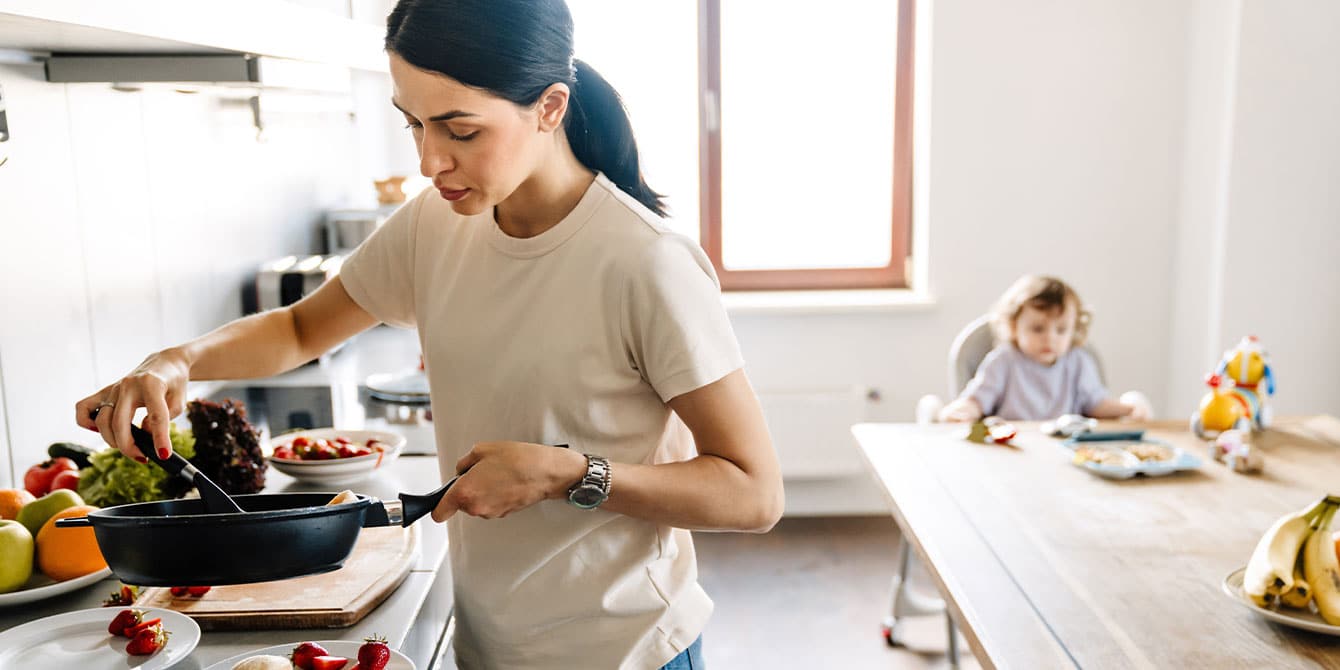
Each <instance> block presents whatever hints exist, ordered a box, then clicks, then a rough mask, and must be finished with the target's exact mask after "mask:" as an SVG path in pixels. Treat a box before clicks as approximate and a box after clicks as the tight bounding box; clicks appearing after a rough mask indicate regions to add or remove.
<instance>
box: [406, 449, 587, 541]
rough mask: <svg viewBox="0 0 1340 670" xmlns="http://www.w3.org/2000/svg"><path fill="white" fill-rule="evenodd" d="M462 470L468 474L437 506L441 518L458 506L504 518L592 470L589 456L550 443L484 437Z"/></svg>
mask: <svg viewBox="0 0 1340 670" xmlns="http://www.w3.org/2000/svg"><path fill="white" fill-rule="evenodd" d="M467 470H469V472H466V471H467ZM456 472H459V473H464V474H462V475H461V477H460V479H457V480H456V483H455V484H453V485H452V486H451V488H450V489H448V490H447V494H446V495H445V496H442V501H441V502H439V503H438V504H437V508H435V509H434V510H433V520H434V521H437V522H439V523H441V522H443V521H446V520H447V519H450V518H451V517H452V515H454V514H455V513H456V512H457V511H461V512H465V513H466V514H469V515H470V516H477V517H480V518H484V519H500V518H502V517H505V516H507V515H508V514H511V513H512V512H515V511H517V510H521V509H525V508H527V507H530V506H531V505H534V504H535V503H537V502H540V501H541V500H544V499H546V498H560V497H563V496H566V495H567V491H568V487H570V486H572V484H574V483H575V482H576V481H577V480H579V479H581V478H582V475H583V474H585V473H586V457H585V456H583V455H582V454H580V453H578V452H575V451H573V450H571V449H564V448H562V447H552V446H549V445H544V444H532V443H529V442H480V443H478V444H475V446H474V447H472V448H471V449H470V451H469V453H467V454H466V455H465V456H464V457H462V458H461V460H459V461H457V462H456Z"/></svg>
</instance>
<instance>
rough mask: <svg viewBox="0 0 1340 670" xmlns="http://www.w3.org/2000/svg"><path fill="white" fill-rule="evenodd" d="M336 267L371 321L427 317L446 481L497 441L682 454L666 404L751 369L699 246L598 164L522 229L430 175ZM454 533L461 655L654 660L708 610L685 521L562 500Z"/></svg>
mask: <svg viewBox="0 0 1340 670" xmlns="http://www.w3.org/2000/svg"><path fill="white" fill-rule="evenodd" d="M341 276H342V278H343V281H344V285H345V288H346V289H347V290H348V291H349V295H350V296H352V297H353V299H354V301H356V302H357V303H358V304H359V305H361V306H362V307H363V308H364V309H366V310H367V311H368V312H369V313H371V314H372V315H373V316H375V317H376V318H378V319H380V320H382V321H384V322H386V323H389V324H392V325H397V326H402V327H417V328H418V331H419V340H420V343H421V344H422V346H423V353H424V357H425V363H426V367H427V371H428V378H429V381H430V384H431V388H432V403H433V423H434V426H435V429H436V433H437V449H438V462H439V467H440V469H441V471H442V475H443V477H444V478H445V477H447V476H450V475H451V474H454V468H455V464H456V460H457V459H458V458H460V457H461V456H463V455H464V454H465V453H466V452H467V451H469V449H470V447H471V446H472V445H474V444H475V443H477V442H483V441H490V440H517V441H522V442H535V443H540V444H570V445H571V446H572V448H573V449H576V450H579V451H582V452H585V453H591V454H597V455H601V456H605V457H606V458H609V459H610V460H611V461H613V462H622V463H668V462H673V461H682V460H687V459H689V458H692V457H693V455H694V447H693V443H692V436H691V435H690V434H689V433H688V431H687V429H685V427H684V425H683V423H682V422H681V421H680V420H679V419H678V417H676V416H675V415H674V414H673V413H672V412H671V411H670V409H669V408H668V407H667V406H666V404H665V403H666V401H667V400H670V399H671V398H674V397H675V396H678V395H681V394H683V393H685V392H688V391H692V390H694V389H697V388H700V387H702V386H705V385H706V384H709V383H711V382H713V381H716V380H718V379H721V378H722V377H724V376H726V375H727V374H729V373H730V372H732V371H734V370H737V369H739V368H740V367H742V365H743V360H742V358H741V355H740V350H739V345H738V344H737V343H736V340H735V334H734V332H733V331H732V330H731V326H730V322H729V320H728V319H727V317H726V313H725V310H724V308H723V307H722V304H721V297H720V289H719V286H718V283H717V279H716V274H715V272H714V271H713V270H712V266H711V264H710V263H709V262H708V260H707V258H706V256H705V254H703V252H702V249H700V248H699V247H698V246H697V245H696V244H694V243H693V242H692V241H691V240H689V239H687V238H685V237H683V236H682V235H677V234H675V233H673V232H671V231H669V230H668V229H667V228H666V227H665V226H664V225H662V223H661V220H660V219H659V218H658V217H656V215H655V214H653V213H652V212H650V211H649V210H647V209H646V208H645V207H643V206H642V205H641V204H640V203H638V202H637V201H636V200H634V199H633V198H631V197H629V196H628V195H626V194H625V193H623V192H622V191H620V190H619V188H618V187H617V186H615V185H614V184H613V183H611V182H610V181H609V180H608V179H606V178H605V177H604V175H597V176H596V179H595V181H594V182H593V183H592V184H591V187H590V188H589V189H588V190H587V192H586V194H585V195H584V196H583V197H582V199H581V201H580V202H579V203H578V204H577V206H576V208H574V209H573V210H572V212H571V213H569V214H568V215H567V216H566V217H565V218H564V219H563V220H562V221H560V222H559V223H558V225H556V226H554V227H553V228H550V229H549V230H547V231H545V232H544V233H542V234H540V235H537V236H535V237H531V238H527V239H518V238H513V237H508V236H507V235H506V234H505V233H503V232H502V230H501V229H499V228H498V226H497V224H496V223H495V222H494V221H493V217H492V212H488V213H485V214H482V215H479V216H471V217H462V216H460V215H458V214H456V213H454V212H452V210H451V207H450V205H449V203H447V202H446V201H445V200H443V199H442V198H440V197H438V195H437V192H436V191H434V190H433V189H428V190H426V191H424V192H423V193H421V194H420V195H419V196H418V197H417V198H415V199H414V200H413V201H411V202H409V203H407V204H406V205H405V206H404V207H402V208H401V209H400V210H399V211H397V212H396V213H395V214H394V215H393V216H392V217H391V218H390V219H389V220H387V222H386V223H385V224H384V225H382V226H381V227H380V228H379V229H378V230H377V231H376V232H375V233H374V234H373V235H372V236H371V237H370V238H369V239H368V240H367V241H365V242H364V243H363V245H362V246H361V247H359V249H358V250H356V251H355V252H354V253H353V254H352V255H351V256H350V258H349V259H348V260H347V261H346V262H345V263H344V266H343V268H342V269H341ZM612 495H613V496H618V495H619V481H618V479H617V478H616V479H615V480H614V481H613V486H612ZM447 528H448V537H449V539H450V554H451V567H452V574H453V577H454V578H455V592H456V616H457V628H456V638H455V644H456V657H457V662H458V663H459V665H460V667H462V668H467V669H474V668H629V669H632V668H659V667H660V666H661V665H663V664H665V663H666V662H667V661H669V660H670V659H671V658H673V657H674V656H675V655H676V654H678V653H679V652H680V651H682V650H683V649H685V648H686V647H688V645H690V644H691V643H692V642H693V640H694V639H695V638H696V637H697V636H698V635H699V634H700V633H701V632H702V629H703V627H704V625H705V624H706V622H707V619H708V616H709V615H710V614H711V612H712V601H711V600H710V599H708V597H707V594H706V593H704V592H703V590H702V588H701V587H700V586H699V585H698V574H697V564H696V561H695V558H694V552H693V542H692V539H691V537H690V535H689V533H688V531H685V530H682V529H676V528H671V527H668V526H662V525H658V524H655V523H652V522H649V521H643V520H640V519H635V518H632V517H628V516H623V515H620V514H615V513H612V512H608V511H604V510H600V509H597V510H594V511H583V510H580V509H577V508H576V507H573V506H572V505H570V504H568V503H567V502H566V501H561V500H546V501H543V502H540V503H538V504H536V505H534V506H531V507H529V508H526V509H524V510H521V511H519V512H515V513H512V514H510V515H508V516H507V517H506V518H503V519H493V520H485V519H478V518H474V517H470V516H467V515H465V514H457V515H456V516H454V517H452V519H451V520H450V521H449V522H448V524H447Z"/></svg>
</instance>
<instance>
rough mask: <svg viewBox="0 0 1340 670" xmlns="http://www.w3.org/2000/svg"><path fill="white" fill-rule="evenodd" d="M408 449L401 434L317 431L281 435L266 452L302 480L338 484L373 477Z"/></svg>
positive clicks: (276, 464)
mask: <svg viewBox="0 0 1340 670" xmlns="http://www.w3.org/2000/svg"><path fill="white" fill-rule="evenodd" d="M404 447H405V436H404V435H400V434H399V433H391V432H387V431H381V430H345V429H342V428H340V429H337V428H315V429H312V430H300V431H296V432H291V433H284V434H282V435H277V436H275V437H273V438H271V439H270V441H269V443H268V445H267V449H266V451H267V452H268V453H269V460H270V465H272V466H274V468H275V469H276V470H278V471H280V472H282V473H284V474H286V475H288V476H290V477H292V478H294V479H297V480H298V481H302V482H307V483H311V484H330V485H337V484H348V483H350V482H356V481H359V480H362V479H366V478H368V477H371V476H372V475H374V474H376V473H377V472H378V471H379V470H381V469H382V468H385V467H386V466H388V465H390V464H391V463H392V462H393V461H395V459H396V457H398V456H400V451H401V450H402V449H403V448H404Z"/></svg>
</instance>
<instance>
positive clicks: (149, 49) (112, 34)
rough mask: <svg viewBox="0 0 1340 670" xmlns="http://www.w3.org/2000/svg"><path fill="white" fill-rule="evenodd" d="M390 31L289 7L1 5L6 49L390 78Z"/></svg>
mask: <svg viewBox="0 0 1340 670" xmlns="http://www.w3.org/2000/svg"><path fill="white" fill-rule="evenodd" d="M383 31H384V28H383V27H382V26H380V25H377V24H375V23H364V22H361V21H355V20H353V19H350V18H346V17H343V16H340V15H338V14H334V13H331V12H327V11H322V10H320V9H316V8H312V7H309V6H304V5H300V4H296V3H292V2H285V1H283V0H229V1H228V2H180V1H178V0H133V1H132V0H0V49H17V50H29V51H39V52H53V51H54V52H83V53H139V54H155V53H157V54H165V53H171V54H182V53H194V54H209V53H215V54H221V53H247V54H254V55H258V56H270V57H274V58H286V59H295V60H302V61H309V62H313V63H325V64H330V65H340V66H344V67H350V68H354V69H359V70H371V71H376V72H385V71H386V68H387V66H386V55H385V54H384V53H383V51H382V37H383Z"/></svg>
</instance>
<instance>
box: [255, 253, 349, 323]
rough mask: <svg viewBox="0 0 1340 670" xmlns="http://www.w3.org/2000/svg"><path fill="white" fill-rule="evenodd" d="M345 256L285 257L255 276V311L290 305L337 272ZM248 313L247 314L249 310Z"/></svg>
mask: <svg viewBox="0 0 1340 670" xmlns="http://www.w3.org/2000/svg"><path fill="white" fill-rule="evenodd" d="M343 262H344V255H342V254H334V255H313V256H285V257H284V258H280V259H278V260H274V261H271V262H269V263H266V264H265V265H262V266H261V268H260V270H258V271H257V272H256V295H255V303H254V306H255V309H256V311H262V312H263V311H265V310H268V309H275V308H276V307H284V306H285V305H292V304H293V303H295V302H298V301H299V300H301V299H302V297H303V296H305V295H307V294H308V293H311V292H312V291H315V290H316V288H317V287H318V286H320V285H321V284H322V283H324V282H325V281H326V280H327V279H330V278H331V277H334V276H335V275H337V274H339V272H340V265H341V264H342V263H343ZM248 311H250V310H248Z"/></svg>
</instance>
